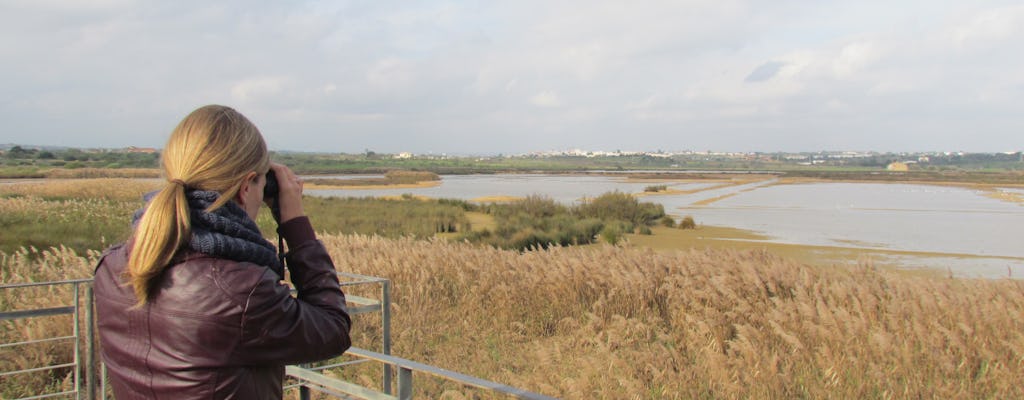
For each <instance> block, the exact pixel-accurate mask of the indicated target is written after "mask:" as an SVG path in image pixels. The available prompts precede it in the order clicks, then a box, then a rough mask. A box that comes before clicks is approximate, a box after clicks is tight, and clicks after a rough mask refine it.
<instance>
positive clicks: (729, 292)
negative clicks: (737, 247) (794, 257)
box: [324, 236, 1024, 399]
mask: <svg viewBox="0 0 1024 400" xmlns="http://www.w3.org/2000/svg"><path fill="white" fill-rule="evenodd" d="M324 242H325V243H326V244H327V246H328V248H329V249H331V252H332V255H333V257H334V259H335V261H336V263H337V264H338V266H339V269H340V270H345V271H353V272H357V273H362V274H368V275H375V276H382V277H386V278H389V279H392V280H393V282H394V286H395V289H394V292H393V293H394V307H395V311H394V315H395V320H394V323H395V326H396V327H397V329H396V330H395V332H394V342H395V353H396V354H398V355H400V356H402V357H407V358H411V359H415V360H419V361H424V362H427V363H431V364H436V365H439V366H441V367H444V368H449V369H453V370H457V371H464V372H468V373H471V374H474V375H478V376H482V377H486V378H488V379H492V380H495V381H499V382H506V383H509V384H512V385H514V386H519V387H523V388H528V389H531V390H534V391H539V392H542V393H546V394H550V395H554V396H558V397H563V398H570V399H572V398H580V399H582V398H748V397H752V398H1020V397H1022V396H1024V389H1022V388H1021V386H1020V385H1019V384H1018V381H1019V377H1020V376H1024V333H1022V332H1024V282H1020V281H1013V280H960V279H938V278H921V277H907V276H903V275H898V274H892V273H888V272H884V271H880V270H876V269H874V268H872V267H870V266H868V265H862V266H859V267H853V268H847V267H827V268H826V267H812V266H807V265H801V264H797V263H794V262H792V261H788V260H785V259H781V258H778V257H775V256H772V255H771V254H768V253H765V252H759V251H753V252H733V251H690V252H680V253H676V254H663V253H655V252H651V251H645V250H639V249H630V248H622V247H612V246H603V247H599V248H572V247H566V248H563V247H554V248H551V249H549V250H546V251H535V252H527V253H522V254H521V253H518V252H514V251H505V250H498V249H493V248H482V247H477V246H472V245H467V244H464V243H448V242H443V241H431V242H427V241H414V240H409V239H398V240H390V239H383V238H379V237H366V236H330V237H325V238H324ZM358 328H359V329H368V328H369V327H358ZM364 379H366V377H364Z"/></svg>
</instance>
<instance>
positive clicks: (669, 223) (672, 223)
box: [661, 215, 676, 228]
mask: <svg viewBox="0 0 1024 400" xmlns="http://www.w3.org/2000/svg"><path fill="white" fill-rule="evenodd" d="M661 224H662V225H663V226H666V227H669V228H675V227H676V220H675V218H672V216H670V215H666V216H664V217H661Z"/></svg>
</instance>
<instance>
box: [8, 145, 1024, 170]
mask: <svg viewBox="0 0 1024 400" xmlns="http://www.w3.org/2000/svg"><path fill="white" fill-rule="evenodd" d="M276 154H277V157H278V158H279V159H283V160H287V161H291V162H293V163H294V164H296V165H306V166H308V170H309V171H312V172H316V171H322V172H334V171H346V170H360V169H365V170H374V169H381V168H389V167H397V168H413V169H416V168H422V169H436V170H441V171H447V170H450V171H453V172H459V171H461V172H473V171H477V170H480V171H494V170H526V169H531V168H533V169H541V170H543V169H551V170H570V169H594V168H598V169H601V168H605V169H615V168H619V169H621V168H636V169H651V168H666V169H699V168H724V169H769V170H772V169H788V168H814V167H833V168H841V169H844V168H853V169H863V168H868V169H875V168H878V169H886V170H890V171H913V170H921V171H926V170H942V169H947V168H953V167H956V168H965V169H974V170H989V169H992V170H1022V169H1024V152H1021V151H1016V152H998V153H971V152H962V151H946V152H877V151H818V152H721V151H692V150H683V151H664V150H656V151H623V150H585V149H570V150H551V151H535V152H529V153H523V154H512V155H505V154H497V155H449V154H444V153H441V154H436V153H426V154H418V153H413V152H398V153H383V152H375V151H372V150H369V149H366V150H364V151H363V152H360V153H310V152H292V151H280V152H276ZM158 158H159V149H156V148H149V147H134V146H129V147H124V148H117V149H103V148H95V149H78V148H68V147H58V146H31V145H17V144H0V162H2V165H3V166H4V167H8V168H11V167H15V168H17V167H21V168H33V167H34V168H44V167H63V168H79V167H103V168H123V167H135V168H147V167H156V164H157V160H158ZM531 160H532V161H531Z"/></svg>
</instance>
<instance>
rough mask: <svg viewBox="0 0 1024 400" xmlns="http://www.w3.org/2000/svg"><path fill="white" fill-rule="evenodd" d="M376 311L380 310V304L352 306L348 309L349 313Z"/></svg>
mask: <svg viewBox="0 0 1024 400" xmlns="http://www.w3.org/2000/svg"><path fill="white" fill-rule="evenodd" d="M376 312H380V306H364V307H350V308H349V309H348V313H349V315H356V314H368V313H376Z"/></svg>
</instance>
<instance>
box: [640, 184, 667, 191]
mask: <svg viewBox="0 0 1024 400" xmlns="http://www.w3.org/2000/svg"><path fill="white" fill-rule="evenodd" d="M665 190H668V186H667V185H651V186H648V187H645V188H644V191H645V192H652V193H653V192H664V191H665Z"/></svg>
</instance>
